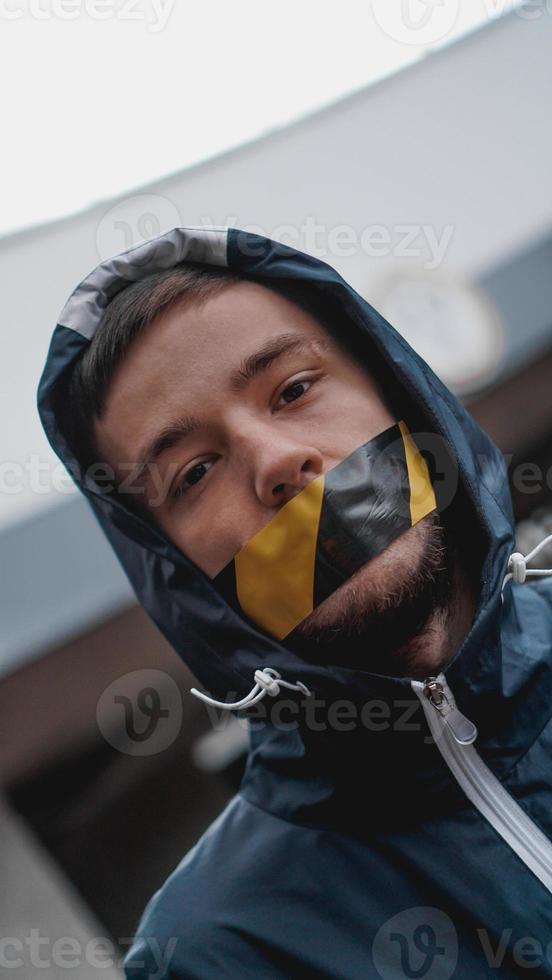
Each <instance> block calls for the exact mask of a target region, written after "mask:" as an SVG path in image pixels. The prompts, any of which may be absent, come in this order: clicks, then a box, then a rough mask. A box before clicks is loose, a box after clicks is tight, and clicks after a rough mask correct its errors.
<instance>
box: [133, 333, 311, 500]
mask: <svg viewBox="0 0 552 980" xmlns="http://www.w3.org/2000/svg"><path fill="white" fill-rule="evenodd" d="M329 347H330V343H329V340H327V339H326V338H318V337H308V336H307V335H306V334H296V333H284V334H279V335H278V336H277V337H272V338H271V339H270V340H268V341H267V342H266V343H265V344H263V345H262V347H260V348H259V349H258V350H256V351H254V352H253V353H252V354H249V355H248V356H247V357H246V358H244V360H243V361H242V363H241V365H240V367H239V368H238V369H237V370H236V371H234V372H233V373H232V374H231V375H230V378H229V381H228V384H229V387H230V389H231V391H236V392H239V391H242V390H243V389H244V388H245V387H246V386H247V385H248V384H249V382H250V381H252V380H253V378H255V377H257V376H258V375H259V374H261V373H262V372H263V371H266V370H268V368H269V367H270V365H271V364H273V363H274V361H275V360H277V358H279V357H283V356H284V355H285V354H294V353H295V354H297V353H309V352H310V353H318V354H320V353H322V352H323V351H325V350H328V349H329ZM203 427H204V423H203V422H202V421H201V419H200V418H198V416H197V415H183V416H180V417H179V418H176V419H173V420H172V421H171V422H169V423H168V424H167V425H165V426H164V427H163V428H162V429H161V430H160V432H158V433H157V434H156V435H155V436H154V437H153V439H151V441H150V442H148V443H147V444H146V446H145V447H144V449H143V450H142V451H141V452H140V454H139V457H138V462H137V464H136V471H135V474H136V475H135V477H134V478H133V480H132V483H133V485H135V486H140V485H141V484H143V482H144V481H145V479H146V476H147V474H146V472H145V471H146V470H147V469H148V467H149V466H151V465H152V463H155V462H156V460H158V459H159V457H160V456H161V455H162V454H163V453H164V452H166V451H167V450H168V449H172V447H173V446H175V445H176V443H177V442H180V440H181V439H185V438H186V436H189V435H191V434H192V433H193V432H197V431H198V430H199V429H201V428H203Z"/></svg>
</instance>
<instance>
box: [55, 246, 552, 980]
mask: <svg viewBox="0 0 552 980" xmlns="http://www.w3.org/2000/svg"><path fill="white" fill-rule="evenodd" d="M185 259H188V260H189V261H203V262H214V263H217V264H219V265H220V264H228V266H229V267H230V268H232V269H234V270H235V271H237V272H238V273H241V274H244V275H247V276H250V277H252V278H254V279H255V278H259V279H260V280H262V279H263V278H266V277H268V278H271V279H280V280H286V279H287V280H289V279H294V280H302V281H303V283H304V285H305V288H306V289H307V290H310V291H311V293H312V295H313V296H314V295H316V296H317V297H318V298H320V297H323V298H325V299H326V300H327V302H328V303H331V304H334V306H336V307H337V308H339V310H340V313H341V317H342V320H341V322H342V329H343V332H344V334H347V336H348V337H349V338H352V339H354V342H355V344H356V345H357V349H358V356H359V357H361V358H363V359H365V360H366V363H367V364H369V365H370V367H371V369H372V370H374V368H375V369H376V371H381V372H386V373H387V376H388V377H389V378H391V379H392V382H393V384H394V385H395V386H396V390H397V391H401V392H402V393H403V394H404V396H405V399H407V400H408V404H409V406H410V407H409V411H410V415H409V416H405V417H407V421H408V423H409V427H410V429H411V431H415V426H414V425H412V424H411V422H412V419H414V420H415V421H416V422H418V423H419V424H420V425H423V426H424V427H425V428H426V429H429V430H430V431H432V432H436V433H438V434H439V435H440V436H441V437H442V438H443V439H444V440H446V443H447V444H448V446H449V447H450V450H451V452H452V454H453V457H454V459H455V461H456V462H457V466H458V488H459V489H458V493H459V495H461V496H462V499H463V500H464V510H463V512H462V513H463V516H462V525H461V528H460V531H461V533H462V535H464V537H465V539H466V541H468V542H469V546H470V548H472V549H473V554H474V555H477V556H478V568H479V585H478V595H477V609H476V614H475V618H474V621H473V625H472V627H471V630H470V632H469V634H468V635H467V637H466V638H465V641H464V642H463V643H462V645H461V647H460V648H459V649H458V650H457V651H456V653H455V655H454V657H453V658H452V659H451V661H450V662H449V664H448V665H447V667H446V668H445V670H444V672H443V673H442V674H441V675H439V676H440V680H441V682H442V684H441V697H439V695H437V696H436V697H434V699H433V700H430V699H429V698H428V697H427V692H426V693H424V684H422V683H419V684H418V685H416V684H415V683H411V681H410V679H409V678H407V677H393V676H384V675H380V674H375V673H371V672H370V671H368V670H364V669H359V668H356V667H355V668H347V667H344V666H340V665H336V666H327V665H317V664H314V663H310V662H307V661H306V660H303V659H301V658H300V657H299V656H298V655H297V654H295V653H293V652H291V650H289V649H287V648H286V646H285V645H284V643H283V642H281V643H280V642H278V641H276V640H275V639H273V638H272V637H270V636H269V635H268V634H266V633H264V632H263V631H262V630H260V629H258V628H256V627H255V625H254V624H253V623H252V622H250V621H248V620H246V619H244V618H242V617H241V616H239V615H238V614H237V612H235V611H234V610H232V609H231V608H230V607H229V606H228V605H227V603H226V602H225V601H224V600H223V599H222V597H221V596H220V594H219V593H218V592H216V591H215V589H214V588H213V586H212V584H211V581H210V579H209V578H208V577H207V576H206V575H205V574H203V573H202V572H201V571H200V570H199V569H198V568H197V567H196V566H195V565H194V563H192V562H191V561H189V560H188V559H187V558H186V557H185V556H184V555H183V554H182V553H181V552H180V551H179V550H178V549H177V548H176V547H175V546H174V545H173V544H172V543H171V542H170V541H169V540H168V539H167V538H166V537H165V536H164V535H163V533H162V532H161V531H160V530H157V529H156V528H155V527H153V525H150V524H149V523H148V522H147V521H146V520H144V519H142V518H140V517H138V516H136V515H133V514H132V512H130V511H129V510H128V509H127V508H126V507H125V504H124V501H123V500H122V499H120V498H118V497H117V495H116V494H115V495H113V494H106V493H104V492H103V491H102V490H101V489H97V488H96V487H95V486H94V485H93V484H89V483H87V482H85V481H84V482H83V474H82V471H81V469H80V467H79V463H78V461H77V460H75V459H74V457H73V456H72V454H71V452H70V449H69V447H68V445H67V444H66V442H65V440H64V438H63V436H62V434H61V432H60V429H59V426H58V413H59V412H60V411H62V410H63V408H62V406H63V398H62V397H61V398H60V397H59V395H60V392H62V390H63V385H64V384H65V383H66V381H67V378H68V376H69V374H70V371H71V365H72V364H73V363H74V361H75V360H76V359H77V358H78V357H79V356H80V354H81V353H82V352H83V350H84V349H85V347H86V345H87V344H88V343H89V340H90V337H91V336H92V335H93V332H94V330H95V328H96V326H97V324H98V322H99V319H100V317H101V315H102V311H103V309H104V308H105V305H106V304H107V302H108V301H109V299H111V298H112V297H113V296H114V295H115V293H116V292H118V291H119V290H120V289H122V288H123V287H124V286H125V285H127V284H128V283H129V282H130V281H132V280H134V279H136V278H140V277H141V276H143V275H145V274H147V273H149V272H151V271H153V270H155V269H159V268H167V267H170V266H171V265H174V264H175V263H177V262H179V261H182V260H185ZM39 411H40V414H41V418H42V421H43V424H44V427H45V430H46V432H47V435H48V437H49V439H50V442H51V444H52V446H53V447H54V449H55V451H56V452H57V453H58V455H59V456H60V458H61V459H63V460H64V462H65V463H66V465H67V466H68V468H69V469H70V470H71V472H72V473H73V477H74V479H75V481H76V483H77V485H78V486H79V488H80V489H81V490H82V492H83V493H84V494H85V495H86V497H87V499H88V500H89V502H90V505H91V507H92V508H93V511H94V513H95V514H96V516H97V518H98V520H99V522H100V524H101V526H102V528H103V529H104V531H105V533H106V535H107V537H108V539H109V540H110V542H111V544H112V546H113V548H114V550H115V552H116V553H117V555H118V557H119V559H120V561H121V563H122V565H123V567H124V569H125V571H126V573H127V575H128V577H129V579H130V581H131V583H132V585H133V587H134V589H135V591H136V595H137V597H138V599H139V601H140V602H141V603H142V605H143V606H144V608H145V609H146V610H147V612H148V613H149V615H150V616H151V617H152V619H153V620H154V621H155V622H156V624H157V625H158V627H159V628H160V629H161V631H162V632H163V633H164V635H165V636H166V637H167V639H168V640H169V642H170V643H171V644H172V646H173V647H174V649H175V650H176V651H177V652H178V653H179V654H180V655H181V656H182V658H183V659H184V660H185V661H186V663H187V664H188V665H189V667H190V668H191V670H192V671H193V672H194V674H195V676H196V677H197V679H198V682H199V684H200V685H201V686H202V687H203V688H204V689H205V690H206V691H208V692H209V693H210V694H211V695H212V696H213V697H214V698H217V699H220V700H223V701H230V700H236V699H237V698H240V697H243V696H245V695H246V694H247V693H248V692H249V691H250V689H251V688H252V686H253V684H254V673H255V671H256V670H257V669H259V668H266V667H271V668H274V669H275V670H277V671H278V672H279V673H280V675H281V677H282V678H284V679H287V680H288V681H290V682H296V681H301V682H303V683H304V684H306V685H307V687H308V688H309V689H310V691H311V692H312V696H313V697H314V698H315V699H316V703H315V702H313V700H312V697H311V699H308V698H304V697H303V696H302V695H301V694H300V693H297V692H291V691H289V690H286V689H285V688H281V689H280V694H279V696H284V697H285V699H286V702H287V704H288V706H289V705H291V704H293V705H295V707H294V708H293V709H292V708H289V713H288V714H287V715H286V714H285V713H284V712H282V719H283V720H287V722H288V724H287V726H286V725H285V724H276V723H274V722H273V721H272V720H271V721H270V722H268V721H265V722H262V721H255V720H251V721H250V743H251V748H250V752H249V756H248V760H247V766H246V771H245V775H244V778H243V781H242V784H241V786H240V789H239V792H238V794H237V795H236V796H235V797H234V798H233V799H232V800H231V802H230V803H229V805H228V806H227V807H226V809H225V810H224V812H223V813H222V814H221V815H220V816H219V817H218V819H217V820H215V822H214V823H213V824H212V825H211V826H210V827H209V829H208V830H207V831H206V832H205V833H204V835H203V836H202V837H201V839H200V840H199V841H198V842H197V844H196V845H195V846H194V848H193V849H192V850H191V851H190V852H189V853H188V854H187V855H186V856H185V857H184V858H183V860H182V862H181V863H180V865H179V866H178V867H177V868H176V869H175V870H174V871H173V873H172V874H171V875H170V877H169V878H168V880H167V881H166V882H165V883H164V884H163V886H162V887H161V888H160V890H159V891H158V892H157V893H156V894H155V895H154V896H153V897H152V898H151V900H150V902H149V904H148V905H147V908H146V910H145V912H144V915H143V917H142V920H141V922H140V924H139V925H138V928H137V933H136V938H135V942H134V945H133V947H132V949H131V950H130V951H129V953H128V955H127V958H126V963H125V969H126V975H127V977H128V978H140V980H145V978H147V977H150V978H153V977H156V978H160V977H167V978H168V977H170V978H186V980H222V978H232V980H246V978H247V980H261V978H271V980H276V978H281V980H284V978H290V977H293V978H295V977H297V978H299V977H300V978H307V977H312V978H315V977H316V978H317V980H319V978H332V980H338V978H339V980H361V978H362V980H366V978H383V980H391V978H392V980H395V978H397V980H398V978H403V977H423V978H428V980H446V978H449V977H454V978H458V980H480V978H486V977H500V978H506V980H508V978H511V977H525V976H531V977H533V978H536V977H552V894H551V893H552V840H551V839H552V724H551V723H550V718H551V715H552V673H551V668H552V604H551V587H550V584H549V580H546V579H541V580H537V579H531V580H529V579H528V580H527V581H526V582H525V583H523V584H522V582H521V581H519V582H518V581H516V582H512V581H511V580H510V581H508V582H507V583H506V585H505V587H504V593H503V594H504V599H502V596H501V592H502V587H503V583H504V578H505V575H506V573H507V572H508V569H509V558H510V555H511V554H512V552H513V551H514V529H513V517H512V506H511V499H510V494H509V490H508V481H507V475H506V470H505V463H504V459H503V457H502V454H501V453H500V452H499V451H498V449H497V448H496V447H495V446H494V444H493V443H492V442H491V440H490V439H489V437H488V436H487V435H486V434H485V433H484V432H483V431H482V430H481V428H480V427H479V426H478V425H477V424H476V423H475V422H474V420H473V418H472V417H471V416H470V415H469V414H468V412H467V411H466V410H465V409H464V408H463V406H462V405H461V404H460V402H459V401H458V400H457V399H456V397H455V396H454V395H453V394H451V392H450V391H449V390H448V389H447V388H446V387H445V386H444V385H443V384H442V383H441V382H440V381H439V379H438V378H437V377H436V376H435V374H434V373H433V372H432V371H431V370H430V368H429V367H428V365H427V364H426V363H425V362H424V361H422V360H421V358H420V357H419V356H418V355H417V354H416V353H415V352H414V351H413V350H412V348H411V347H410V346H409V345H408V344H407V343H406V341H405V340H404V339H403V338H402V337H401V336H400V335H399V334H398V333H397V332H396V331H395V330H394V329H393V328H392V327H391V326H390V325H389V324H388V323H387V322H386V321H385V320H384V319H383V318H382V317H381V316H380V315H379V314H378V313H377V312H376V311H375V310H374V309H373V308H372V307H371V306H370V305H369V304H368V303H367V302H366V301H365V300H363V299H362V298H361V296H359V295H358V293H356V292H355V290H354V289H352V288H351V287H350V286H349V285H348V284H347V283H346V282H345V281H344V280H343V279H342V278H341V277H340V276H339V275H338V274H337V273H336V272H335V271H334V270H333V269H332V268H330V267H329V266H328V265H326V264H325V263H323V262H321V261H319V260H317V259H314V258H312V257H310V256H308V255H305V254H303V253H300V252H297V251H295V250H293V249H291V248H288V247H285V246H283V245H280V244H278V243H276V242H273V241H270V240H268V239H265V238H263V237H260V236H256V235H252V234H248V233H244V232H240V231H239V230H236V229H228V230H224V229H221V230H205V229H193V228H179V229H173V231H171V232H169V233H166V234H164V235H161V236H159V237H158V238H155V239H153V240H151V241H149V242H146V243H143V244H142V245H140V246H137V247H135V248H134V249H131V250H129V251H128V252H125V253H123V254H122V255H120V256H117V257H115V258H114V259H111V260H109V261H107V262H103V263H102V264H101V265H100V266H98V268H97V269H95V270H94V271H93V272H92V273H91V274H90V275H89V276H88V277H87V278H86V279H85V280H84V281H83V282H82V283H81V284H80V285H79V286H78V287H77V288H76V290H75V291H74V292H73V294H72V295H71V297H70V298H69V300H68V302H67V304H66V306H65V308H64V310H63V311H62V314H61V316H60V322H59V324H58V326H57V327H56V329H55V331H54V335H53V338H52V341H51V346H50V350H49V353H48V358H47V363H46V366H45V368H44V372H43V375H42V378H41V382H40V387H39ZM518 577H519V578H520V579H522V578H523V573H521V575H519V576H518ZM267 700H268V699H267ZM340 701H346V702H347V704H348V706H349V707H348V709H344V711H345V713H344V714H341V716H339V707H338V705H337V704H336V702H340ZM454 702H456V705H457V708H458V709H459V710H460V711H461V713H462V715H463V716H465V717H466V718H467V719H468V720H469V721H468V723H466V724H467V727H468V729H470V728H471V734H469V732H468V735H467V736H466V737H465V738H463V736H462V733H461V732H460V735H459V739H460V740H459V739H458V737H455V736H454V731H453V729H455V728H456V732H457V736H458V727H457V724H456V723H457V722H458V719H459V718H460V720H461V716H459V715H458V714H457V712H456V711H455V709H454ZM261 703H262V702H261ZM272 704H274V702H272ZM367 704H368V705H370V712H371V713H370V715H369V717H368V721H367V722H362V718H363V714H362V711H363V707H364V706H366V705H367ZM250 711H251V713H252V714H253V713H254V712H253V709H250ZM332 711H333V712H334V714H333V716H332V715H331V712H332ZM309 712H310V714H309ZM351 712H353V713H355V712H356V718H357V719H361V723H356V724H352V725H351V724H349V726H347V720H350V719H351V717H352V715H351ZM271 717H272V716H271ZM332 719H333V720H332ZM336 719H337V721H336ZM470 723H471V724H470ZM473 726H476V729H477V737H476V738H475V741H474V740H473V738H474V735H475V729H474V728H473ZM468 742H471V743H472V744H467V743H468ZM464 743H466V744H464ZM161 962H164V963H165V966H164V967H161V966H160V963H161Z"/></svg>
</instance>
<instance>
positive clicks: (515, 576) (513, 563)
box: [502, 534, 552, 602]
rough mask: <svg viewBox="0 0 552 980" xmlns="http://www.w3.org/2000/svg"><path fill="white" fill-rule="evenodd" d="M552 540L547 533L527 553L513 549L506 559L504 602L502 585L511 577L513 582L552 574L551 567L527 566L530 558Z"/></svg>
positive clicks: (551, 535) (550, 535) (551, 536)
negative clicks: (523, 553)
mask: <svg viewBox="0 0 552 980" xmlns="http://www.w3.org/2000/svg"><path fill="white" fill-rule="evenodd" d="M550 542H552V534H549V535H547V537H546V538H543V540H542V541H539V543H538V545H536V547H535V548H533V550H532V551H530V552H529V554H528V555H522V554H520V552H519V551H514V552H513V554H511V555H510V557H509V559H508V572H507V573H506V575H505V576H504V581H503V583H502V601H503V602H504V586H505V585H506V583H507V582H509V581H510V579H512V581H514V582H520V583H521V582H525V579H526V578H528V577H529V576H531V577H532V578H534V577H537V576H540V575H552V568H527V563H528V562H530V561H532V559H533V558H534V557H535V555H537V554H538V553H539V551H541V549H542V548H544V547H545V545H547V544H549V543H550Z"/></svg>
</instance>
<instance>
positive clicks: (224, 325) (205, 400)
mask: <svg viewBox="0 0 552 980" xmlns="http://www.w3.org/2000/svg"><path fill="white" fill-rule="evenodd" d="M283 333H285V334H293V333H296V334H297V335H298V336H302V337H305V336H306V337H307V338H308V339H319V340H323V341H325V342H326V343H327V342H328V340H330V342H331V338H329V335H328V333H327V331H326V330H325V328H324V327H323V326H322V325H321V324H320V323H319V321H318V320H317V319H316V318H315V316H314V315H312V314H310V313H308V312H307V311H306V310H303V309H302V308H300V307H299V306H297V305H296V304H295V303H293V302H292V301H291V300H290V299H288V298H287V297H285V296H282V295H281V294H279V293H276V292H274V291H273V290H271V289H268V288H267V287H265V286H262V285H260V284H259V283H252V282H239V283H233V284H231V285H229V286H227V287H225V288H224V289H222V290H221V291H220V292H218V293H216V294H214V295H213V296H210V297H208V298H207V299H202V300H201V301H200V302H197V301H195V300H186V301H184V302H182V303H177V304H175V305H174V306H172V307H171V308H170V309H169V310H168V311H167V312H166V313H163V314H161V315H159V316H158V317H156V319H155V320H154V321H153V322H152V323H151V324H149V325H148V327H147V328H146V329H145V330H143V331H142V333H141V334H139V335H138V337H137V338H136V339H135V340H134V342H133V343H132V345H131V347H130V349H129V351H128V352H127V354H126V356H125V358H124V360H123V361H122V363H121V364H120V365H119V366H118V368H117V370H116V371H115V373H114V375H113V378H112V381H111V384H110V388H109V393H108V397H107V399H106V406H105V411H104V414H103V416H102V419H101V421H100V422H98V423H96V426H95V429H96V435H97V439H98V443H99V446H100V448H101V449H102V448H103V453H104V455H105V456H107V458H109V457H110V454H111V456H113V453H115V455H116V456H117V457H119V458H121V457H120V453H121V450H122V449H123V440H124V447H125V448H126V449H127V450H128V451H129V452H130V453H131V454H132V453H133V451H134V450H135V449H136V448H137V444H138V441H140V442H142V441H143V439H144V437H147V435H148V432H149V430H152V431H153V430H154V429H157V428H158V427H159V424H160V423H163V422H164V421H165V420H168V419H169V418H171V417H173V416H174V413H175V411H176V412H178V411H184V410H190V409H194V410H197V409H198V408H199V407H205V406H207V407H208V406H209V405H210V404H213V403H216V401H217V399H220V397H221V394H222V390H223V388H224V385H225V381H226V380H227V379H228V377H229V376H230V374H231V373H232V372H233V371H234V370H235V369H236V367H237V366H239V364H240V362H241V361H242V360H243V358H244V357H246V356H247V355H249V354H251V353H253V352H254V351H255V350H256V348H258V347H260V346H261V344H263V343H264V342H266V341H267V340H269V339H274V338H275V337H277V335H278V334H283ZM184 403H185V404H184ZM129 458H130V457H129Z"/></svg>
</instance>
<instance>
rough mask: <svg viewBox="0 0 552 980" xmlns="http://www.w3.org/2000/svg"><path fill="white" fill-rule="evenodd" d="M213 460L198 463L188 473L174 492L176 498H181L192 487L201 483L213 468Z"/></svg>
mask: <svg viewBox="0 0 552 980" xmlns="http://www.w3.org/2000/svg"><path fill="white" fill-rule="evenodd" d="M212 465H213V463H212V460H208V459H206V460H203V461H202V462H201V463H196V464H195V466H192V467H191V468H190V469H189V470H187V471H186V473H185V474H184V476H183V478H182V479H181V480H180V481H179V482H178V483H177V485H176V487H175V491H174V495H175V497H181V496H182V495H183V494H184V493H186V490H189V488H190V487H191V486H193V485H194V484H195V483H199V481H200V480H201V479H202V478H203V477H204V476H205V473H206V472H207V470H208V469H209V467H210V466H212Z"/></svg>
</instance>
